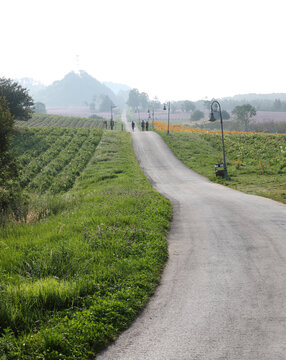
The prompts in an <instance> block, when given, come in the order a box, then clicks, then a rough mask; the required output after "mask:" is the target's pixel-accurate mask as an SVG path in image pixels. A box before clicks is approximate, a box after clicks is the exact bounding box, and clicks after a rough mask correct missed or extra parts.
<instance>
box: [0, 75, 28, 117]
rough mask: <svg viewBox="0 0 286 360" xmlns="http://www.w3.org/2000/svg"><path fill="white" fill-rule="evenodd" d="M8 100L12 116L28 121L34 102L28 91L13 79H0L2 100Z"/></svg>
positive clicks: (0, 96)
mask: <svg viewBox="0 0 286 360" xmlns="http://www.w3.org/2000/svg"><path fill="white" fill-rule="evenodd" d="M4 97H5V98H6V101H7V103H8V106H9V109H10V113H11V115H12V116H13V117H14V118H15V119H17V120H28V119H29V118H30V117H31V116H32V113H33V106H34V101H33V99H32V97H31V96H30V95H29V93H28V90H27V89H24V88H23V87H22V86H21V85H19V84H18V83H17V82H15V81H12V80H11V79H6V78H0V98H4Z"/></svg>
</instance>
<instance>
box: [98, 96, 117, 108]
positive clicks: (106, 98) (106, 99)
mask: <svg viewBox="0 0 286 360" xmlns="http://www.w3.org/2000/svg"><path fill="white" fill-rule="evenodd" d="M111 106H114V104H113V102H112V100H110V98H109V96H108V95H104V96H103V97H102V101H101V104H100V106H99V111H102V112H107V111H110V109H111Z"/></svg>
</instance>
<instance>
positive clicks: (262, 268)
mask: <svg viewBox="0 0 286 360" xmlns="http://www.w3.org/2000/svg"><path fill="white" fill-rule="evenodd" d="M128 129H129V127H128ZM128 129H127V130H128ZM132 140H133V146H134V149H135V153H136V156H137V158H138V161H139V163H140V165H141V167H142V169H143V171H144V172H145V174H146V176H147V177H148V179H149V180H150V182H151V183H152V185H153V186H154V188H155V189H157V190H158V191H159V192H160V193H161V194H163V195H164V196H166V197H167V198H169V199H170V200H171V201H172V203H173V207H174V218H173V221H172V226H171V230H170V232H169V235H168V242H169V260H168V262H167V265H166V267H165V270H164V272H163V276H162V280H161V284H160V285H159V287H158V288H157V291H156V293H155V295H154V296H153V298H152V299H151V300H150V302H149V304H148V306H147V307H146V309H145V311H144V312H143V313H142V314H141V315H140V316H139V317H138V319H137V320H136V321H135V322H134V323H133V325H132V326H131V327H130V328H129V329H128V330H127V331H125V332H124V333H123V334H122V335H121V336H120V337H119V338H118V340H117V341H116V342H115V343H114V344H112V345H111V346H109V348H107V349H106V350H105V351H104V352H102V353H101V354H100V355H98V356H97V358H96V360H285V359H286V206H285V205H283V204H280V203H278V202H275V201H272V200H269V199H264V198H262V197H257V196H251V195H247V194H243V193H241V192H238V191H235V190H232V189H229V188H227V187H223V186H221V185H218V184H215V183H211V182H210V181H208V180H207V179H206V178H204V177H202V176H200V175H198V174H196V173H195V172H193V171H191V170H189V169H188V168H187V167H185V166H184V165H183V164H182V163H181V162H180V161H179V160H178V159H177V158H176V157H175V156H174V155H173V154H172V152H171V151H170V150H169V148H168V147H167V146H166V144H165V143H164V142H163V141H162V140H161V138H160V137H159V136H158V135H157V134H156V133H154V132H140V131H138V130H137V131H135V132H134V133H133V134H132Z"/></svg>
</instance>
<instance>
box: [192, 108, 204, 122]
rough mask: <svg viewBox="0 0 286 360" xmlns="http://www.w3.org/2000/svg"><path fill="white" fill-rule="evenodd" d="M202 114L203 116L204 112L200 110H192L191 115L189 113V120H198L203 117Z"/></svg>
mask: <svg viewBox="0 0 286 360" xmlns="http://www.w3.org/2000/svg"><path fill="white" fill-rule="evenodd" d="M204 116H205V114H204V113H203V112H202V111H200V110H196V111H194V112H193V113H192V115H191V120H192V121H198V120H201V119H203V118H204Z"/></svg>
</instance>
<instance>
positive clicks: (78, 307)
mask: <svg viewBox="0 0 286 360" xmlns="http://www.w3.org/2000/svg"><path fill="white" fill-rule="evenodd" d="M65 196H70V197H71V198H72V199H73V200H72V201H71V204H72V206H71V207H70V208H64V210H63V211H62V212H60V213H58V214H56V215H51V216H49V217H47V218H46V219H44V220H42V221H40V222H35V223H34V224H32V225H29V224H20V225H19V224H18V225H16V224H10V225H7V226H6V227H5V228H2V229H0V234H1V241H0V276H1V286H0V324H1V325H0V332H1V337H0V354H1V355H0V359H1V360H4V359H5V360H7V359H8V360H12V359H13V360H14V359H17V360H32V359H33V360H35V359H45V360H52V359H53V360H55V359H69V360H70V359H81V360H84V359H92V358H93V357H94V355H95V354H96V353H97V352H99V351H100V350H101V349H102V348H104V347H105V346H107V344H108V343H110V342H111V341H113V340H114V339H115V338H116V337H117V336H118V334H119V333H120V332H121V331H122V330H124V329H125V328H127V327H128V326H129V325H130V323H131V322H132V321H133V320H134V318H135V317H136V316H137V315H138V313H139V312H140V311H141V310H142V308H143V307H144V306H145V304H146V303H147V301H148V299H149V298H150V296H151V295H152V294H153V292H154V289H155V287H156V285H157V284H158V282H159V279H160V275H161V272H162V269H163V267H164V263H165V261H166V259H167V256H168V253H167V243H166V232H167V229H168V226H169V221H170V219H171V205H170V203H169V201H168V200H166V199H164V198H163V197H162V196H160V195H159V194H158V193H157V192H155V191H154V190H153V189H152V187H151V185H150V184H149V183H148V181H147V180H146V178H145V176H144V175H143V173H142V171H141V169H140V167H139V165H138V163H137V160H136V158H135V155H134V153H133V149H132V145H131V139H130V136H129V134H127V133H118V132H106V133H105V134H104V135H103V137H102V140H101V142H100V144H99V145H98V147H97V149H96V152H95V155H94V156H93V157H92V158H91V160H90V161H89V163H88V165H87V167H86V168H85V170H84V171H83V172H82V173H81V175H80V176H79V178H78V179H77V180H76V183H75V186H74V188H73V189H72V190H70V191H69V192H68V193H66V194H65Z"/></svg>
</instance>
